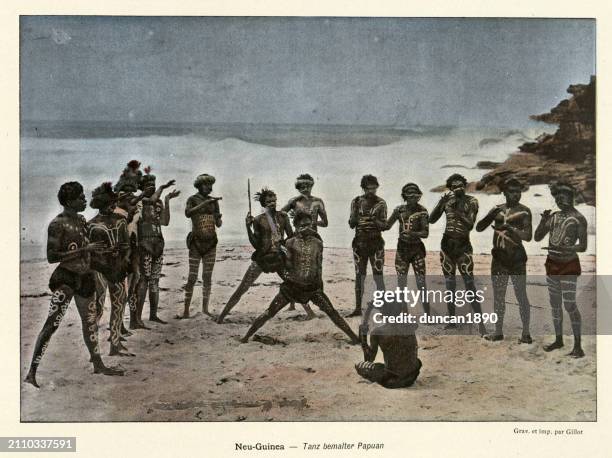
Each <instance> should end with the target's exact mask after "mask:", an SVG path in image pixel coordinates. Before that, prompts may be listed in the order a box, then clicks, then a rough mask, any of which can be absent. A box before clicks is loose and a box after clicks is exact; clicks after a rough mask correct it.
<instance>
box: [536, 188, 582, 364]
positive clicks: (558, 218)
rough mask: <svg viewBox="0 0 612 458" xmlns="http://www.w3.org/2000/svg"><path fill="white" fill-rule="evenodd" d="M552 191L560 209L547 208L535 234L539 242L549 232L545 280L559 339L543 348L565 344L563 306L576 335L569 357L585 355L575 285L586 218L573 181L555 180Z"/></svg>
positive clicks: (555, 347)
mask: <svg viewBox="0 0 612 458" xmlns="http://www.w3.org/2000/svg"><path fill="white" fill-rule="evenodd" d="M550 192H551V194H552V195H553V197H554V199H555V203H556V204H557V207H558V208H559V210H558V211H556V212H551V211H550V210H545V211H544V212H543V213H542V219H541V220H540V224H538V227H537V228H536V230H535V234H534V238H535V240H536V242H539V241H540V240H542V239H543V238H544V237H546V235H548V246H547V247H546V249H547V250H548V256H547V258H546V263H545V267H546V282H547V283H548V295H549V297H550V306H551V309H552V317H553V324H554V327H555V335H556V338H555V341H554V342H553V343H551V344H549V345H546V346H545V347H544V351H552V350H556V349H558V348H562V347H563V309H562V307H565V310H566V311H567V313H568V314H569V317H570V320H571V324H572V332H573V334H574V348H573V349H572V351H571V352H570V353H568V356H572V357H574V358H581V357H583V356H584V351H583V350H582V344H581V327H582V318H581V316H580V311H579V310H578V305H577V304H576V284H577V282H578V276H579V275H580V274H581V273H582V269H581V268H580V259H579V258H578V253H583V252H585V251H586V249H587V221H586V218H585V217H584V216H583V215H582V214H581V213H580V212H579V211H578V210H576V208H575V207H574V198H575V192H576V191H575V188H574V187H573V186H572V185H571V184H570V183H566V182H559V183H555V184H553V185H551V187H550Z"/></svg>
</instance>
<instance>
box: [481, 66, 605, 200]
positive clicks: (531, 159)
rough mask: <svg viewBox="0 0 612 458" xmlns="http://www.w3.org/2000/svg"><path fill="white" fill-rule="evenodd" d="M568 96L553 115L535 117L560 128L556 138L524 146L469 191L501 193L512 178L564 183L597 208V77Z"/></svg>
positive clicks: (573, 88) (530, 182)
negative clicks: (509, 178) (501, 187)
mask: <svg viewBox="0 0 612 458" xmlns="http://www.w3.org/2000/svg"><path fill="white" fill-rule="evenodd" d="M567 92H568V93H570V94H572V96H571V97H570V98H569V99H566V100H563V101H562V102H560V103H559V104H558V105H557V106H556V107H555V108H553V109H552V110H551V111H550V113H545V114H541V115H534V116H531V119H534V120H536V121H542V122H546V123H550V124H557V125H559V128H558V129H557V131H556V132H555V133H554V134H544V135H542V136H540V137H539V138H537V139H536V141H535V142H529V143H524V144H523V145H521V146H520V147H519V151H520V152H517V153H514V154H511V155H510V157H509V158H508V159H507V160H506V161H505V162H503V163H502V164H500V165H497V166H496V167H495V168H494V169H493V170H492V171H491V172H489V173H487V174H486V175H484V176H483V177H482V178H481V179H480V181H477V182H475V183H470V186H469V188H472V189H475V190H477V191H482V192H487V193H499V192H500V185H501V184H502V183H503V182H504V181H505V180H506V179H507V178H508V177H510V176H514V177H516V178H518V179H519V180H521V181H523V182H524V183H525V184H527V185H536V184H550V183H552V182H554V181H558V180H561V179H563V180H567V181H569V182H570V183H572V184H573V185H574V186H575V187H576V189H577V190H578V196H577V201H578V202H586V203H587V204H589V205H595V77H594V76H592V77H591V81H590V82H589V84H575V85H571V86H570V87H569V88H568V89H567ZM486 165H489V164H486ZM483 168H484V167H483Z"/></svg>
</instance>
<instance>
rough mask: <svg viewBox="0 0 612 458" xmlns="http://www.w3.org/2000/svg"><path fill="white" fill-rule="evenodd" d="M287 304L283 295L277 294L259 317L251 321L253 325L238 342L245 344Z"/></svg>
mask: <svg viewBox="0 0 612 458" xmlns="http://www.w3.org/2000/svg"><path fill="white" fill-rule="evenodd" d="M288 303H289V300H288V299H287V298H286V297H285V296H284V295H283V293H281V292H279V293H278V294H277V295H276V297H275V298H274V299H272V303H271V304H270V306H269V307H268V308H267V310H266V311H265V312H263V313H262V314H261V315H259V316H258V317H257V318H255V321H253V324H252V325H251V327H250V328H249V330H248V331H247V333H246V334H245V335H244V337H243V338H242V339H240V342H242V343H247V342H248V341H249V339H250V338H251V336H252V335H253V334H255V332H257V330H258V329H259V328H261V327H262V326H263V325H264V324H265V323H266V321H268V320H269V319H270V318H273V317H274V316H275V315H276V314H277V313H278V312H280V311H281V310H282V309H283V307H285V306H286V305H287V304H288Z"/></svg>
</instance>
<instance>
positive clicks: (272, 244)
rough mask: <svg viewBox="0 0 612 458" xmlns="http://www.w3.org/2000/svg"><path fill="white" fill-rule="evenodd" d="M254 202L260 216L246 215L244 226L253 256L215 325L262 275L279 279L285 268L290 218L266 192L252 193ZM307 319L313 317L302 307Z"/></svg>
mask: <svg viewBox="0 0 612 458" xmlns="http://www.w3.org/2000/svg"><path fill="white" fill-rule="evenodd" d="M255 200H256V201H259V203H260V204H261V206H262V208H263V213H261V214H260V215H257V216H256V217H253V216H251V214H250V213H249V214H247V217H246V220H245V223H246V229H247V233H248V235H249V241H250V242H251V245H252V246H253V248H255V252H254V253H253V255H252V256H251V264H250V265H249V268H248V269H247V271H246V272H245V274H244V277H243V278H242V281H241V282H240V285H238V288H236V291H234V294H232V296H231V297H230V299H229V301H228V302H227V304H226V305H225V308H224V309H223V311H222V312H221V313H220V314H219V317H218V318H217V323H223V320H224V319H225V317H226V316H227V314H228V313H229V312H230V311H231V310H232V308H233V307H234V306H235V305H236V304H238V302H239V301H240V298H241V297H242V296H243V295H244V293H246V292H247V291H248V289H249V288H250V287H251V286H252V285H253V283H255V281H256V280H257V279H258V278H259V276H260V275H261V274H262V273H263V272H276V273H279V274H281V275H282V273H283V272H282V270H283V268H284V262H283V254H282V250H283V249H284V245H285V240H286V238H290V237H292V236H293V229H292V228H291V222H290V221H289V216H288V215H287V213H285V212H284V211H277V210H276V200H277V199H276V194H275V193H274V191H272V190H271V189H268V188H263V189H262V190H261V191H259V192H257V193H255ZM304 307H305V310H306V313H307V315H308V318H313V317H314V313H313V312H312V310H311V309H310V307H309V306H308V305H305V306H304Z"/></svg>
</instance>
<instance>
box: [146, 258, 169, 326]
mask: <svg viewBox="0 0 612 458" xmlns="http://www.w3.org/2000/svg"><path fill="white" fill-rule="evenodd" d="M163 263H164V257H163V256H162V255H160V256H159V257H157V258H154V259H153V260H152V263H151V276H150V277H149V321H153V322H155V323H159V324H168V323H167V322H166V321H164V320H162V319H161V318H160V317H159V316H157V309H158V307H159V278H160V277H161V271H162V266H163Z"/></svg>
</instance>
